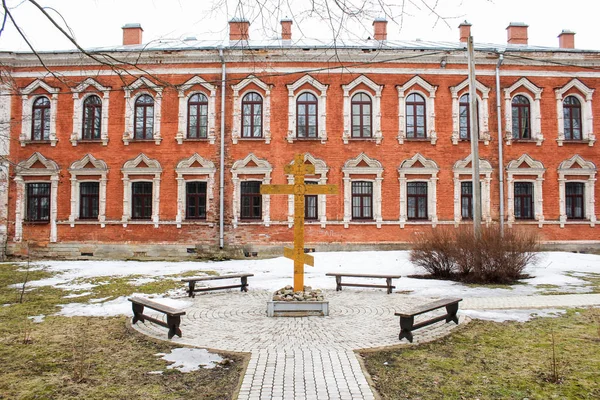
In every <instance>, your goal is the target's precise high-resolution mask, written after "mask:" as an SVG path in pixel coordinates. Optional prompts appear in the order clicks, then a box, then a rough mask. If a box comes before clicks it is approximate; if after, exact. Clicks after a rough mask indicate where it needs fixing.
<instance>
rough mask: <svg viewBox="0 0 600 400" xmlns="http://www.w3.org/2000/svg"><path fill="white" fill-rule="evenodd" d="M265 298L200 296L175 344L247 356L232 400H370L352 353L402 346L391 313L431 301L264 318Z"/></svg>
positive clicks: (350, 305) (360, 298)
mask: <svg viewBox="0 0 600 400" xmlns="http://www.w3.org/2000/svg"><path fill="white" fill-rule="evenodd" d="M270 295H271V294H270V292H266V291H250V292H248V293H240V292H233V291H231V292H215V293H205V294H201V295H198V296H197V297H196V298H195V300H194V304H193V306H192V307H190V308H188V309H186V312H187V314H186V316H185V317H183V319H182V324H181V330H182V331H183V338H177V337H175V338H174V339H173V341H174V342H176V343H181V344H187V345H192V346H197V347H206V348H210V349H215V350H225V351H235V352H250V353H251V358H250V362H249V365H248V368H247V370H246V373H245V375H244V379H243V382H242V386H241V389H240V392H239V396H238V400H259V399H273V400H276V399H285V400H310V399H315V400H316V399H318V400H327V399H331V400H334V399H340V400H342V399H349V400H354V399H365V400H368V399H374V398H375V396H374V394H373V392H372V390H371V388H370V386H369V384H368V382H367V378H366V377H365V375H364V373H363V371H362V370H361V367H360V364H359V361H358V359H357V358H356V355H355V354H354V351H353V350H357V349H366V348H377V347H384V346H392V345H398V344H401V343H406V340H403V341H402V342H400V341H398V333H399V330H400V329H399V318H398V317H395V316H394V313H395V312H400V311H405V310H406V311H407V310H410V309H411V308H412V307H414V306H416V305H418V304H422V303H423V302H424V301H428V300H430V299H427V298H423V297H415V296H407V295H402V294H397V293H394V294H390V295H388V294H386V293H385V292H383V291H373V290H363V291H359V290H344V291H342V292H335V291H325V296H326V299H327V300H328V301H329V309H330V315H329V316H328V317H296V318H285V317H279V318H269V317H267V316H266V302H267V300H269V298H270ZM586 305H600V295H599V294H595V295H594V294H584V295H561V296H519V297H489V298H468V299H465V300H464V301H463V303H462V304H461V308H462V309H514V308H544V307H545V308H555V307H573V306H586ZM415 319H416V320H417V322H418V319H419V318H418V317H417V318H415ZM460 322H461V323H463V322H465V319H464V318H462V317H461V320H460ZM455 326H456V325H455V324H454V323H449V324H445V323H443V322H440V323H436V324H434V325H430V326H428V327H426V328H422V329H420V330H418V331H416V332H415V337H414V343H415V344H416V343H422V342H425V341H430V340H433V339H436V338H438V337H441V336H444V335H446V334H448V333H449V332H450V331H451V330H452V329H453V328H454V327H455ZM135 328H136V329H138V330H139V331H141V332H142V333H144V334H147V335H150V336H153V337H156V338H159V339H166V331H165V330H164V328H161V327H158V326H156V325H154V324H149V323H147V324H140V323H138V324H137V325H136V326H135Z"/></svg>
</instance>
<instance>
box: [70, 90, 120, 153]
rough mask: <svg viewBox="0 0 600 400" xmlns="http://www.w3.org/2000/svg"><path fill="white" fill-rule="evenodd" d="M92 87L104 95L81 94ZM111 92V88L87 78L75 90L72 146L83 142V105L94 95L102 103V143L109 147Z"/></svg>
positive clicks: (93, 93)
mask: <svg viewBox="0 0 600 400" xmlns="http://www.w3.org/2000/svg"><path fill="white" fill-rule="evenodd" d="M90 86H93V87H95V88H96V90H97V91H98V92H100V93H102V96H98V93H96V92H89V93H85V94H83V96H82V94H81V93H82V92H83V91H84V90H86V89H87V88H88V87H90ZM110 90H111V88H110V87H106V86H102V85H101V84H100V83H98V82H96V81H95V80H94V79H92V78H87V79H86V80H84V81H83V82H81V83H80V84H79V85H78V86H77V87H76V88H75V89H73V91H72V92H73V133H72V134H71V144H72V145H73V146H77V143H78V142H80V141H81V140H83V112H84V109H83V104H84V103H85V100H86V99H87V98H88V97H89V96H92V95H96V96H98V97H100V100H101V101H102V121H101V125H100V142H101V143H102V145H103V146H106V145H108V111H109V98H110Z"/></svg>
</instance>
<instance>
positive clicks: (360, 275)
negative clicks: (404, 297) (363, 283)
mask: <svg viewBox="0 0 600 400" xmlns="http://www.w3.org/2000/svg"><path fill="white" fill-rule="evenodd" d="M325 276H344V277H349V278H392V279H400V278H401V277H402V276H401V275H382V274H353V273H348V274H346V273H342V272H340V273H337V272H329V273H327V274H325Z"/></svg>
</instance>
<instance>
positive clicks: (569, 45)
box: [558, 29, 575, 49]
mask: <svg viewBox="0 0 600 400" xmlns="http://www.w3.org/2000/svg"><path fill="white" fill-rule="evenodd" d="M558 47H560V48H561V49H574V48H575V32H573V31H568V30H566V29H563V31H562V32H561V33H560V35H558Z"/></svg>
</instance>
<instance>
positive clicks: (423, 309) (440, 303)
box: [394, 298, 462, 318]
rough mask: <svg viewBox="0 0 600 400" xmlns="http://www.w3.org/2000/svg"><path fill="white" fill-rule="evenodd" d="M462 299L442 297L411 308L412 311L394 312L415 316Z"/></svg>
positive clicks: (402, 315) (401, 315) (405, 315)
mask: <svg viewBox="0 0 600 400" xmlns="http://www.w3.org/2000/svg"><path fill="white" fill-rule="evenodd" d="M460 301H462V299H460V298H448V299H440V300H437V301H435V302H432V303H427V304H425V305H423V306H422V307H420V308H414V309H412V310H411V312H401V313H394V315H397V316H398V315H399V316H400V317H404V318H407V317H414V316H415V315H419V314H425V313H426V312H429V311H433V310H436V309H438V308H441V307H444V306H447V305H450V304H455V303H458V302H460Z"/></svg>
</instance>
